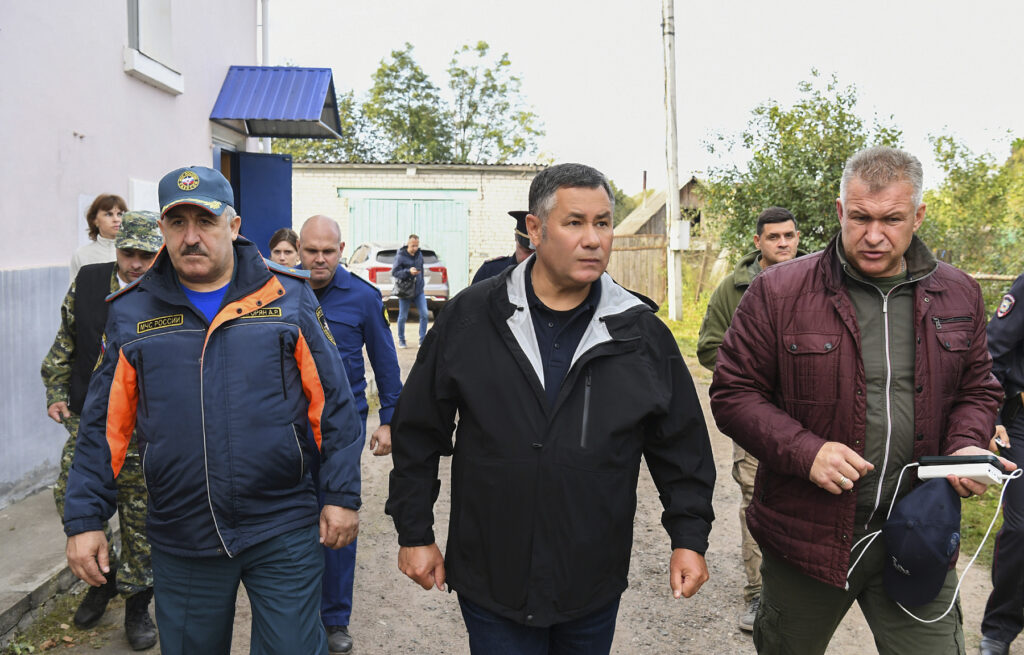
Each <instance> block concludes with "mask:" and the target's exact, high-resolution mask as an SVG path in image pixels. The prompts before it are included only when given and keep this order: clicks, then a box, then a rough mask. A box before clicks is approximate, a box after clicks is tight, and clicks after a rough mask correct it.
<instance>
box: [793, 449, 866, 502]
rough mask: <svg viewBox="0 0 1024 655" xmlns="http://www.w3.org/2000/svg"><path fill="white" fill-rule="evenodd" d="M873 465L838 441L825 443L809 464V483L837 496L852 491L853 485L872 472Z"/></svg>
mask: <svg viewBox="0 0 1024 655" xmlns="http://www.w3.org/2000/svg"><path fill="white" fill-rule="evenodd" d="M874 468H875V465H874V464H872V463H871V462H869V461H867V460H866V459H864V458H863V457H861V456H860V455H858V454H857V453H855V452H854V451H853V450H852V449H851V448H848V447H847V446H844V445H843V444H841V443H839V442H838V441H826V442H825V445H824V446H822V447H821V448H820V449H819V450H818V454H817V455H815V456H814V463H812V464H811V474H810V475H809V476H807V477H808V478H809V479H810V481H811V482H813V483H814V484H816V485H818V486H819V487H821V488H822V489H824V490H825V491H827V492H829V493H830V494H836V495H837V496H838V495H839V494H841V493H843V492H844V491H853V483H855V482H856V481H857V480H860V479H861V478H862V477H863V476H865V475H867V474H868V471H872V470H874Z"/></svg>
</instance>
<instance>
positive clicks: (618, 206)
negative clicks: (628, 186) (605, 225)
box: [608, 180, 642, 225]
mask: <svg viewBox="0 0 1024 655" xmlns="http://www.w3.org/2000/svg"><path fill="white" fill-rule="evenodd" d="M608 184H610V185H611V187H612V195H614V196H615V210H614V212H613V213H612V224H613V225H618V224H619V223H621V222H622V219H624V218H626V217H627V216H629V214H630V212H632V211H633V210H634V209H636V206H637V205H639V204H640V200H639V199H640V198H641V197H642V194H637V195H636V196H629V195H626V192H625V191H623V190H622V189H620V188H619V187H618V186H617V185H616V184H615V182H613V181H612V180H608Z"/></svg>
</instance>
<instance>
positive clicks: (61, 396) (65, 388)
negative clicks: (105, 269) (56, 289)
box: [39, 267, 121, 407]
mask: <svg viewBox="0 0 1024 655" xmlns="http://www.w3.org/2000/svg"><path fill="white" fill-rule="evenodd" d="M120 288H121V285H120V284H119V283H118V281H117V267H115V268H114V271H113V272H112V273H111V274H110V291H111V293H113V292H114V291H117V290H118V289H120ZM75 336H76V330H75V282H72V283H71V288H70V289H68V292H67V295H65V296H64V302H62V303H61V305H60V327H59V328H57V336H56V337H54V339H53V345H52V346H50V351H49V352H48V353H46V357H44V358H43V365H42V367H41V368H40V371H39V372H40V375H42V377H43V385H44V386H45V387H46V406H47V407H49V406H50V405H52V404H54V403H57V402H65V403H66V402H68V400H69V390H70V386H71V365H72V363H73V362H74V361H75Z"/></svg>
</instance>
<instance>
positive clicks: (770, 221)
mask: <svg viewBox="0 0 1024 655" xmlns="http://www.w3.org/2000/svg"><path fill="white" fill-rule="evenodd" d="M799 243H800V232H799V230H797V226H796V219H795V218H794V217H793V214H791V213H790V212H789V211H788V210H786V209H783V208H781V207H769V208H768V209H766V210H764V211H763V212H761V214H760V215H759V216H758V217H757V231H756V234H755V235H754V247H755V248H757V250H754V251H753V252H750V253H748V254H746V255H744V256H743V258H742V259H740V261H739V263H738V264H736V269H735V270H734V271H733V272H732V273H730V274H729V275H726V276H725V279H723V280H722V282H721V283H720V284H719V285H718V288H716V289H715V292H714V293H713V294H711V300H710V301H708V311H707V313H706V314H705V315H704V321H703V322H702V323H701V326H700V336H699V338H698V340H697V358H698V359H699V360H700V363H701V366H703V367H704V368H706V369H708V370H709V371H714V370H715V361H716V360H717V358H718V347H719V346H720V345H722V339H723V338H724V337H725V331H726V330H727V329H729V323H731V322H732V315H733V312H735V311H736V306H737V305H739V304H740V298H742V297H743V293H744V292H745V291H746V290H747V287H748V286H750V283H751V282H752V281H753V279H754V278H755V277H756V276H757V274H758V273H760V272H761V271H763V270H764V269H766V268H768V267H769V266H772V265H774V264H778V263H779V262H784V261H787V260H790V259H793V258H794V257H798V256H800V255H805V254H807V253H805V252H803V251H801V250H797V245H799ZM732 459H733V464H732V477H733V479H734V480H736V482H737V483H738V484H739V485H740V489H741V491H742V494H743V495H742V498H741V499H740V529H741V531H742V533H743V541H742V552H743V568H744V569H745V570H746V574H747V584H746V586H744V588H743V600H744V602H745V603H746V605H747V607H746V610H745V611H744V613H743V614H742V615H741V616H740V621H739V625H740V629H742V630H745V631H747V632H750V631H752V630H753V629H754V617H755V616H756V615H757V608H758V606H759V605H760V603H761V570H760V569H761V549H760V548H758V546H757V542H756V541H754V538H753V537H752V536H751V535H750V531H749V530H747V518H746V511H747V505H749V504H750V499H751V497H752V496H753V493H754V475H755V474H756V473H757V460H756V459H755V458H754V457H753V456H752V455H751V454H750V453H748V452H747V451H745V450H743V449H742V448H740V447H739V446H738V445H736V444H735V443H734V444H733V458H732Z"/></svg>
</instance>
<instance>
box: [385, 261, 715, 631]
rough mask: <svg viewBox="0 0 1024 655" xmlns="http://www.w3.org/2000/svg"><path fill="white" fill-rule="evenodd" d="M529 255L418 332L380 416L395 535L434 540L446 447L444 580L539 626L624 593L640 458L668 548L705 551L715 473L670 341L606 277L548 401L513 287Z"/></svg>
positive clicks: (521, 291) (647, 312)
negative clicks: (389, 445) (394, 396)
mask: <svg viewBox="0 0 1024 655" xmlns="http://www.w3.org/2000/svg"><path fill="white" fill-rule="evenodd" d="M529 261H530V260H529V259H528V260H526V262H523V263H521V264H520V265H519V266H517V267H514V268H512V267H510V268H508V269H506V270H505V271H503V272H502V273H501V274H499V275H498V276H497V277H494V278H491V279H489V280H485V281H484V282H481V283H479V284H476V285H473V286H472V287H470V288H468V289H466V290H464V291H463V292H462V293H460V294H459V295H458V296H456V297H455V298H454V299H452V300H451V302H450V303H449V305H448V307H447V308H446V309H445V311H444V313H443V314H442V315H441V316H440V317H439V319H438V321H437V323H436V325H435V327H434V329H433V330H431V331H430V332H429V333H428V334H427V338H426V341H425V343H424V345H423V347H422V348H421V349H420V352H419V356H418V357H417V360H416V365H415V366H414V367H413V369H412V371H411V372H410V374H409V378H408V381H407V382H406V385H405V387H404V389H403V391H402V395H401V397H400V398H399V401H398V406H397V408H396V410H395V416H394V419H393V420H392V424H391V425H392V427H391V429H392V434H393V447H394V451H393V458H394V467H395V468H394V470H393V471H392V473H391V490H390V497H389V498H388V502H387V507H386V509H387V513H388V514H390V515H391V516H392V517H393V518H394V520H395V526H396V528H397V530H398V542H399V544H400V545H402V546H422V545H429V544H432V543H434V533H433V529H432V525H433V509H432V508H433V503H434V501H435V500H436V498H437V495H438V491H439V489H440V484H441V483H440V481H439V480H438V460H439V457H440V456H441V455H454V459H453V462H452V482H451V484H452V502H451V521H450V525H449V533H448V542H447V552H446V556H445V567H446V573H447V581H448V584H449V587H450V588H451V589H454V590H455V591H458V592H459V593H460V594H464V595H465V597H466V598H468V599H469V600H470V601H472V602H474V603H477V604H479V605H481V606H483V607H485V608H487V609H489V610H491V611H493V612H496V613H498V614H500V615H502V616H505V617H507V618H509V619H512V620H514V621H517V622H519V623H523V624H526V625H533V626H548V625H552V624H554V623H560V622H563V621H567V620H571V619H573V618H577V617H580V616H585V615H587V614H589V613H591V612H593V611H595V610H597V609H599V608H600V607H601V606H603V605H606V604H607V603H609V602H611V601H612V600H613V599H614V598H616V597H617V596H619V595H620V594H621V593H622V591H623V590H624V589H625V588H626V579H627V573H628V571H629V556H630V549H631V547H632V543H633V517H634V514H635V513H636V485H637V477H638V475H639V472H640V457H641V455H643V456H644V458H645V459H646V461H647V465H648V468H649V469H650V471H651V475H652V477H653V478H654V482H655V484H656V485H657V487H658V491H659V493H660V496H661V500H662V503H663V504H664V507H665V511H664V513H663V514H662V523H663V524H664V526H665V529H666V530H667V531H668V533H669V536H670V538H671V545H672V547H673V548H687V549H690V550H693V551H696V552H698V553H701V554H703V553H704V552H705V550H706V549H707V538H708V533H709V532H710V530H711V522H712V520H713V519H714V513H713V511H712V508H711V495H712V491H713V488H714V482H715V469H714V462H713V460H712V456H711V446H710V442H709V440H708V432H707V428H706V425H705V423H704V416H703V414H702V412H701V408H700V403H699V401H698V399H697V394H696V391H695V389H694V386H693V381H692V379H691V378H690V374H689V372H688V371H687V368H686V365H685V363H684V362H683V358H682V356H681V355H680V354H679V349H678V347H677V346H676V343H675V340H674V338H673V337H672V335H671V333H670V332H669V330H668V328H667V327H666V326H665V325H664V324H663V323H662V322H661V321H660V320H659V319H658V318H657V317H656V316H655V315H654V312H653V311H652V310H651V308H650V307H649V306H648V305H646V304H644V303H643V302H641V301H640V300H639V299H638V298H637V297H636V296H634V295H633V294H631V293H630V292H628V291H626V290H625V289H623V288H622V287H620V286H619V285H617V284H615V283H614V282H613V281H612V279H611V278H610V277H609V276H608V275H602V276H601V279H600V281H599V282H596V284H601V285H602V287H601V300H600V303H599V304H598V306H597V308H596V309H595V311H594V318H593V320H592V321H591V323H590V325H589V326H588V327H587V331H586V332H585V333H584V335H583V338H582V339H581V340H580V344H579V347H578V348H577V350H576V353H575V355H574V358H573V362H572V365H571V367H570V368H569V371H568V373H567V375H566V377H565V380H564V381H563V382H562V387H561V391H560V392H559V395H558V399H557V400H556V401H555V404H554V406H552V407H551V409H550V410H549V409H548V403H547V400H546V398H545V393H544V389H543V380H544V375H543V367H542V363H541V360H540V354H539V352H538V349H537V340H536V337H535V336H534V332H533V323H532V321H531V318H530V310H529V306H528V304H527V302H526V292H525V288H524V282H523V280H524V278H523V276H524V271H525V270H526V263H527V262H529ZM456 412H458V416H459V421H458V433H457V436H456V439H455V443H454V446H453V443H452V431H453V430H454V429H455V415H456Z"/></svg>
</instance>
